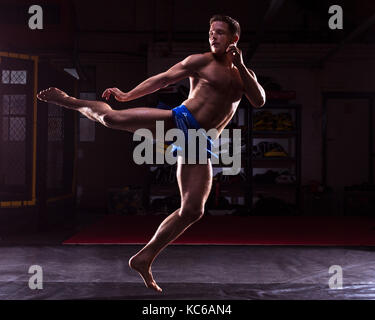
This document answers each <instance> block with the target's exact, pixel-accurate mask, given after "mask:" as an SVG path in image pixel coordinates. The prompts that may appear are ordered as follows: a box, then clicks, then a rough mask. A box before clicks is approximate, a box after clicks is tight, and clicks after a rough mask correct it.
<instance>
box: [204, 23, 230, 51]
mask: <svg viewBox="0 0 375 320" xmlns="http://www.w3.org/2000/svg"><path fill="white" fill-rule="evenodd" d="M208 36H209V38H208V40H209V42H210V48H211V52H212V53H216V54H219V55H221V54H225V50H226V49H227V48H228V46H229V45H230V44H232V43H234V36H233V35H232V33H231V32H230V30H229V26H228V24H227V23H226V22H223V21H214V22H213V23H212V24H211V26H210V31H209V33H208Z"/></svg>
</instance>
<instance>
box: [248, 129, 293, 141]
mask: <svg viewBox="0 0 375 320" xmlns="http://www.w3.org/2000/svg"><path fill="white" fill-rule="evenodd" d="M252 134H253V138H255V139H258V138H294V137H296V136H297V131H294V130H291V131H253V133H252Z"/></svg>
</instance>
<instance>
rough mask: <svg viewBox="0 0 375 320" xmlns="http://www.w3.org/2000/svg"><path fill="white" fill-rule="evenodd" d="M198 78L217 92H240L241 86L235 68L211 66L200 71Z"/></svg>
mask: <svg viewBox="0 0 375 320" xmlns="http://www.w3.org/2000/svg"><path fill="white" fill-rule="evenodd" d="M200 78H201V80H202V81H203V82H205V83H206V84H208V85H209V86H210V87H212V88H214V89H216V90H219V91H220V92H222V93H231V94H233V93H238V92H240V91H241V92H242V89H243V84H242V80H241V77H240V74H239V72H238V70H237V69H236V68H232V69H230V68H225V67H222V66H217V65H212V66H208V67H207V68H205V69H203V70H201V72H200Z"/></svg>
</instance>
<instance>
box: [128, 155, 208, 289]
mask: <svg viewBox="0 0 375 320" xmlns="http://www.w3.org/2000/svg"><path fill="white" fill-rule="evenodd" d="M177 180H178V184H179V188H180V194H181V208H180V209H178V210H176V211H175V212H173V213H172V214H171V215H169V216H168V217H167V218H166V219H165V220H164V221H163V222H162V223H161V225H160V226H159V228H158V229H157V231H156V233H155V235H154V236H153V237H152V239H151V240H150V241H149V243H148V244H147V245H146V246H145V247H144V248H143V249H142V250H140V251H139V252H138V253H137V254H136V255H135V256H133V257H132V258H131V259H130V260H129V266H130V267H131V268H133V269H135V270H136V271H138V272H139V273H140V274H141V276H142V278H143V280H144V282H145V284H146V286H147V287H148V288H152V289H155V290H157V291H161V289H160V287H159V286H158V285H157V284H156V282H155V281H154V279H153V277H152V272H151V264H152V262H153V261H154V260H155V258H156V256H157V255H158V254H159V253H160V251H161V250H162V249H163V248H165V247H166V246H167V245H168V244H169V243H171V242H172V241H173V240H175V239H176V238H177V237H178V236H179V235H181V234H182V233H183V232H184V231H185V230H186V229H187V228H188V227H189V226H190V225H192V224H193V223H194V222H196V221H197V220H199V219H200V218H201V217H202V216H203V212H204V205H205V202H206V200H207V198H208V196H209V193H210V190H211V184H212V166H211V162H209V163H208V164H181V161H180V159H179V161H178V167H177Z"/></svg>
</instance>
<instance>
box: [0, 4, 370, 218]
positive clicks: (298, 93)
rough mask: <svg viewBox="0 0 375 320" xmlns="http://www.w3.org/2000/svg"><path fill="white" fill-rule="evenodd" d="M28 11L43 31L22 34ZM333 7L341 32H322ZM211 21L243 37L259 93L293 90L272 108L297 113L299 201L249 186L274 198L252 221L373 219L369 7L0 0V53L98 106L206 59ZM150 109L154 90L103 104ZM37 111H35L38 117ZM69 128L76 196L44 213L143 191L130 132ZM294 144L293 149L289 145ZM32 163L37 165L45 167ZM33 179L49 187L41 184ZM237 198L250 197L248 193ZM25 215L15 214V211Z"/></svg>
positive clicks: (83, 208)
mask: <svg viewBox="0 0 375 320" xmlns="http://www.w3.org/2000/svg"><path fill="white" fill-rule="evenodd" d="M32 4H39V5H41V6H42V7H43V9H44V29H43V30H30V29H29V28H28V24H27V21H28V18H29V17H30V14H28V13H27V11H28V7H29V6H30V5H32ZM334 4H338V5H341V6H342V8H343V16H344V24H343V27H344V28H343V30H331V29H329V27H328V20H329V17H330V16H331V15H330V14H328V8H329V6H331V5H334ZM216 13H223V14H226V15H229V16H232V17H233V18H235V19H237V20H238V21H239V23H240V25H241V29H242V34H241V39H240V41H239V43H238V47H240V48H241V49H242V50H243V54H244V60H245V62H246V65H247V66H248V67H249V68H251V69H253V70H254V71H255V73H256V74H257V76H258V79H259V81H260V83H261V84H262V85H263V86H264V87H265V88H266V90H267V91H275V90H276V91H290V92H294V93H295V98H293V99H291V100H288V101H281V102H280V101H272V103H278V105H279V106H280V105H285V104H290V105H298V106H299V107H298V110H300V120H301V121H300V126H299V133H298V134H299V136H298V139H299V140H298V141H299V149H298V151H297V152H296V154H295V155H294V156H295V157H297V156H298V157H299V160H298V161H299V164H300V175H299V177H298V179H299V185H298V186H297V187H298V190H297V193H296V192H295V189H293V191H292V192H290V191H285V190H282V191H281V192H280V190H276V189H272V190H269V189H267V190H264V188H263V189H261V190H260V191H259V190H257V189H256V186H255V187H252V189H251V192H252V195H253V196H254V199H253V203H254V204H256V200H259V199H260V197H262V196H263V197H272V198H273V200H272V201H273V202H272V201H271V202H270V201H269V202H268V206H267V204H266V205H265V208H267V209H264V210H263V211H261V212H260V214H268V215H280V214H286V215H288V214H296V215H301V214H305V215H319V214H320V215H348V214H350V215H357V214H363V215H370V214H372V210H373V208H374V196H373V195H374V188H373V187H372V185H373V181H374V171H373V166H374V164H375V158H374V148H373V145H372V144H373V141H374V140H373V139H374V136H375V134H374V129H373V124H374V120H375V115H374V112H373V111H372V110H373V108H374V95H375V93H374V92H375V90H374V87H375V73H374V71H375V58H374V57H375V44H374V40H375V32H374V31H375V16H374V14H375V5H374V2H373V1H370V0H368V1H364V0H363V1H360V2H358V1H333V2H332V1H297V0H285V1H282V0H279V1H260V0H259V1H219V0H215V1H202V0H200V1H197V0H193V1H177V0H151V1H149V0H141V1H139V0H137V1H135V0H134V1H127V0H126V1H112V0H107V1H101V2H97V1H78V0H77V1H58V0H53V1H37V2H31V1H5V0H2V1H0V39H1V40H0V51H3V52H16V53H25V54H28V55H36V56H38V57H39V62H40V64H41V65H42V64H43V65H48V66H53V68H54V69H56V70H63V69H64V68H70V69H75V70H76V72H77V73H78V75H79V78H80V80H79V81H77V82H76V83H75V86H76V92H75V94H76V96H77V97H79V95H80V93H94V97H95V93H96V99H100V97H101V93H102V92H103V91H104V90H105V89H106V88H108V87H119V88H120V89H122V90H123V91H127V90H130V89H132V88H133V87H134V86H136V85H137V84H138V83H140V82H141V81H143V80H145V79H146V78H147V77H149V76H151V75H154V74H156V73H158V72H161V71H165V70H166V69H168V68H169V67H170V66H172V65H173V64H174V63H176V62H178V61H180V60H182V59H184V58H185V57H186V56H188V55H189V54H193V53H199V52H206V51H208V50H209V46H208V28H209V18H210V17H211V16H212V15H213V14H216ZM51 68H52V67H51ZM43 72H44V73H43ZM48 75H49V74H48V71H40V79H43V77H44V82H43V85H44V87H42V85H41V82H39V88H38V89H39V90H41V89H45V87H46V86H50V85H53V81H50V83H51V84H49V76H48ZM50 79H51V78H50ZM72 79H73V78H72ZM71 81H72V82H73V80H71ZM244 99H245V98H244ZM159 101H160V94H157V93H155V94H152V95H149V96H146V97H143V98H140V99H137V100H135V101H132V102H127V103H126V104H119V103H117V102H115V101H113V100H112V101H111V106H113V107H114V108H128V107H140V106H155V105H156V104H157V103H158V102H159ZM267 103H270V101H267ZM41 107H42V105H41V104H38V109H40V108H41ZM266 108H267V104H266V106H265V109H264V110H266ZM261 110H262V109H261ZM41 121H42V120H41ZM77 122H78V123H79V124H80V125H81V127H80V128H79V127H78V130H79V131H77V136H76V140H77V148H76V150H75V152H76V161H77V162H76V171H75V173H76V174H75V177H74V179H73V180H74V181H73V182H74V183H75V186H74V187H73V189H72V190H73V194H72V197H71V198H70V199H68V204H69V206H68V207H67V204H66V203H65V202H63V201H62V202H61V203H59V202H54V204H53V206H56V207H61V208H64V210H68V211H71V208H77V209H78V211H77V212H86V213H95V214H105V213H108V211H109V209H108V208H109V194H110V192H111V190H115V191H116V190H117V191H118V190H120V189H122V188H124V187H126V186H129V187H140V188H143V189H147V188H149V187H150V180H149V174H150V173H149V171H150V168H149V167H147V166H138V165H136V164H134V162H133V160H132V150H133V148H134V145H135V144H134V142H132V135H131V134H129V133H126V132H120V131H115V130H111V129H108V128H105V127H103V126H101V125H99V124H95V125H91V127H90V125H88V124H87V123H85V122H84V120H82V119H78V120H77ZM70 123H71V122H70ZM38 125H40V126H43V124H42V123H40V124H38ZM69 126H70V125H69V124H67V125H66V127H65V130H68V129H69ZM93 126H94V127H93ZM72 128H73V127H72ZM72 128H71V129H72ZM85 128H86V129H85ZM88 128H89V129H88ZM90 128H91V129H90ZM93 128H94V129H95V133H94V136H93V133H92V131H90V132H89V140H90V139H91V140H92V141H85V138H83V136H82V135H85V134H86V133H87V132H88V131H87V130H93ZM72 130H73V129H72ZM85 130H86V131H85ZM86 138H87V137H86ZM292 140H293V139H292ZM292 140H291V141H292ZM291 143H292V144H293V143H294V144H293V146H295V143H296V142H291ZM297 144H298V143H297ZM72 146H73V144H72ZM67 152H68V151H67ZM71 152H73V151H71ZM1 157H6V154H4V153H3V154H1ZM65 161H68V160H66V158H65ZM70 161H71V160H70ZM38 165H39V166H43V162H38ZM39 168H40V167H39ZM266 169H267V168H266ZM256 173H265V171H264V170H263V171H262V170H260V168H257V171H256V170H255V171H253V175H255V174H256ZM41 179H45V180H46V181H48V177H47V178H46V177H44V178H41ZM0 182H1V180H0ZM38 183H39V184H40V183H41V181H38ZM348 187H349V189H350V188H351V189H350V190H349V189H348ZM345 188H346V189H345ZM38 190H39V189H38ZM242 190H243V192H248V189H247V187H246V186H244V187H243V188H242ZM115 191H114V192H115ZM148 191H149V190H148ZM175 191H176V190H175ZM237 191H238V190H237ZM349 191H350V192H351V193H350V194H349V193H348V192H349ZM237 193H238V192H237ZM167 195H168V193H167V194H166V196H167ZM275 198H280V199H283V201H285V203H286V204H291V205H292V208H293V209H290V210H289V209H285V207H282V205H281V204H280V203H275ZM0 200H4V201H5V200H8V199H5V198H4V199H0ZM44 200H46V197H45V198H44ZM44 200H39V201H37V205H36V206H35V208H34V210H32V211H33V212H34V213H35V214H36V216H39V219H40V212H43V214H42V216H43V217H44V219H46V218H47V220H48V215H49V213H48V212H49V211H48V205H47V208H46V206H45V205H43V204H41V202H43V201H44ZM65 200H66V199H65ZM65 200H64V201H65ZM149 200H150V199H149ZM232 200H233V199H232ZM69 201H70V202H69ZM236 201H237V200H236ZM238 201H239V202H240V203H242V202H243V200H241V199H240V200H238ZM241 201H242V202H241ZM272 203H273V207H272ZM49 205H52V202H49ZM67 208H68V209H67ZM228 208H229V207H228V205H227V203H226V202H225V205H224V208H220V206H218V205H216V207H215V206H214V209H215V210H216V209H225V210H228ZM280 208H283V209H282V210H281V209H280ZM296 208H297V209H296ZM24 209H25V210H26V208H22V207H21V208H17V210H18V212H23V210H24ZM229 209H230V208H229ZM0 210H1V211H2V212H4V216H5V211H7V213H9V211H8V209H5V208H1V209H0ZM11 210H12V209H11ZM14 210H16V209H14ZM267 210H268V212H266V211H267ZM283 210H284V211H283ZM240 211H241V210H240ZM250 211H251V210H250ZM228 212H232V211H228ZM251 212H252V213H253V214H254V211H251ZM251 212H250V214H252V213H251ZM247 213H248V214H249V212H247ZM241 214H243V212H242V211H241ZM12 215H13V213H12ZM7 217H8V215H7Z"/></svg>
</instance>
